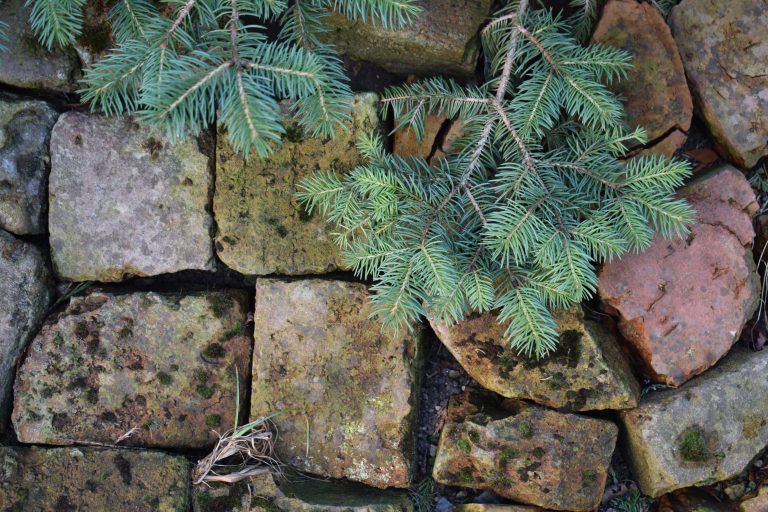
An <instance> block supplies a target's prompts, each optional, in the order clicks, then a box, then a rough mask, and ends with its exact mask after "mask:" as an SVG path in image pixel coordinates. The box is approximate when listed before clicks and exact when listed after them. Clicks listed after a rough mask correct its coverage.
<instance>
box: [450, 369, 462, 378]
mask: <svg viewBox="0 0 768 512" xmlns="http://www.w3.org/2000/svg"><path fill="white" fill-rule="evenodd" d="M448 377H450V378H452V379H458V378H459V377H461V372H460V371H459V370H448Z"/></svg>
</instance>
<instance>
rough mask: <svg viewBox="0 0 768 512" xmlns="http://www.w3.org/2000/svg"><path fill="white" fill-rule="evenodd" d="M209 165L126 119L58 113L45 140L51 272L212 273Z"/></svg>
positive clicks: (112, 278) (104, 276) (79, 275)
mask: <svg viewBox="0 0 768 512" xmlns="http://www.w3.org/2000/svg"><path fill="white" fill-rule="evenodd" d="M212 181H213V180H212V177H211V173H210V170H209V167H208V157H206V156H205V155H204V154H202V153H201V152H200V150H199V148H198V145H197V143H196V142H195V141H194V140H186V141H184V142H180V143H178V144H176V145H170V144H169V143H168V141H167V140H166V139H165V138H163V137H162V136H160V135H158V134H156V133H154V132H152V131H150V130H149V129H147V128H144V127H142V126H140V125H139V124H138V123H136V122H135V121H134V120H132V119H131V118H122V119H120V118H107V117H102V116H98V115H88V114H82V113H78V112H67V113H65V114H63V115H62V116H61V117H60V118H59V120H58V122H57V123H56V125H55V126H54V128H53V133H52V135H51V176H50V184H49V194H50V196H49V197H50V205H49V219H48V223H49V229H50V233H51V257H52V259H53V266H54V269H55V271H56V273H57V274H58V275H59V276H60V277H61V278H62V279H66V280H69V281H87V280H95V281H103V282H116V281H122V280H123V279H125V278H126V277H131V276H153V275H158V274H165V273H170V272H178V271H181V270H189V269H198V270H210V269H211V268H212V266H213V244H212V241H211V229H212V224H213V221H212V219H211V215H210V213H209V207H210V194H211V187H212Z"/></svg>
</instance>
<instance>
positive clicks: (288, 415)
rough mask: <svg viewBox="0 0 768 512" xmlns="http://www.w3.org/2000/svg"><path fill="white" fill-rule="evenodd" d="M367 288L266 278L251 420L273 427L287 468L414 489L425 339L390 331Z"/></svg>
mask: <svg viewBox="0 0 768 512" xmlns="http://www.w3.org/2000/svg"><path fill="white" fill-rule="evenodd" d="M371 313H372V306H371V305H370V303H369V298H368V291H367V289H366V287H365V285H363V284H361V283H351V282H344V281H333V280H321V279H306V280H298V281H290V282H288V281H280V280H276V279H258V280H257V282H256V310H255V318H254V322H255V324H254V333H255V339H254V341H255V343H254V357H253V387H252V390H251V417H252V418H256V417H259V416H263V415H268V414H272V413H275V412H279V411H282V414H280V415H279V416H276V417H275V418H273V419H272V421H273V422H274V423H275V426H276V428H277V430H278V432H280V437H279V439H278V441H277V443H276V445H275V450H276V453H277V455H278V457H279V458H280V460H281V461H283V462H285V463H287V464H291V465H292V466H294V467H296V468H298V469H300V470H302V471H307V472H310V473H314V474H318V475H322V476H327V477H331V478H347V479H349V480H354V481H358V482H363V483H366V484H368V485H371V486H374V487H380V488H385V487H407V486H408V484H409V478H410V474H411V469H412V461H413V458H414V454H413V449H414V434H415V432H414V428H415V421H416V418H417V407H416V406H417V402H418V400H417V393H418V376H419V374H420V373H419V372H420V368H421V364H422V358H423V349H422V346H421V345H422V340H421V333H419V332H416V333H408V332H407V331H406V330H401V331H400V332H399V333H398V334H395V333H393V332H391V331H387V330H382V328H381V325H380V324H379V323H378V321H377V320H376V319H373V318H370V316H371Z"/></svg>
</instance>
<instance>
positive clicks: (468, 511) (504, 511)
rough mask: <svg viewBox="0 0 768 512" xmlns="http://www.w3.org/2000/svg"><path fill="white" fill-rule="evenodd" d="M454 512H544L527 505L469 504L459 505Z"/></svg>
mask: <svg viewBox="0 0 768 512" xmlns="http://www.w3.org/2000/svg"><path fill="white" fill-rule="evenodd" d="M454 512H545V511H544V509H541V508H539V507H529V506H527V505H483V504H479V503H469V504H467V505H459V506H458V507H456V508H455V509H454Z"/></svg>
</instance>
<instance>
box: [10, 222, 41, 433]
mask: <svg viewBox="0 0 768 512" xmlns="http://www.w3.org/2000/svg"><path fill="white" fill-rule="evenodd" d="M50 274H51V272H50V270H49V269H48V264H47V263H46V261H45V259H44V258H43V255H42V253H41V252H40V250H39V249H38V248H37V247H35V246H34V245H32V244H29V243H27V242H22V241H21V240H17V239H16V238H14V237H13V236H11V235H9V234H8V233H6V232H4V231H2V230H0V432H3V431H4V430H5V428H6V425H7V423H8V418H9V417H10V414H11V390H12V387H13V376H14V369H15V367H16V361H17V360H18V359H19V356H20V355H21V353H22V352H23V351H24V349H25V347H26V346H27V343H28V342H29V341H30V340H31V339H32V338H33V337H34V335H35V333H36V332H37V328H38V327H39V325H40V324H41V323H42V321H43V317H44V316H45V312H46V310H47V309H48V307H49V306H50V304H51V298H52V296H53V290H52V282H51V279H50V277H51V275H50Z"/></svg>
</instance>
